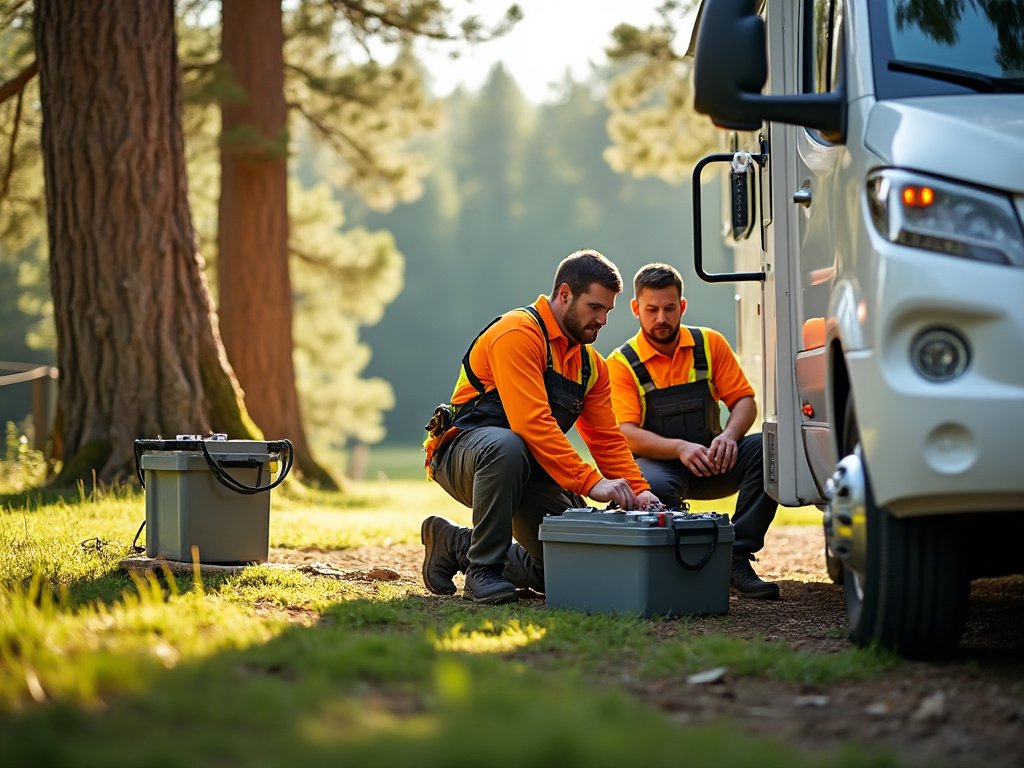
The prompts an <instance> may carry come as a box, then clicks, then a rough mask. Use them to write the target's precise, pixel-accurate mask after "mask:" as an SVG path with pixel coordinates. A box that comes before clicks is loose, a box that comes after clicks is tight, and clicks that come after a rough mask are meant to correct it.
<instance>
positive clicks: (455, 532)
mask: <svg viewBox="0 0 1024 768" xmlns="http://www.w3.org/2000/svg"><path fill="white" fill-rule="evenodd" d="M469 532H470V529H469V528H465V529H463V528H460V527H459V526H457V525H456V524H455V523H453V522H452V521H451V520H446V519H445V518H443V517H436V516H435V517H428V518H427V519H426V520H424V521H423V525H421V526H420V541H422V542H423V546H424V547H425V550H424V552H423V583H424V585H425V586H426V587H427V589H429V590H430V591H431V592H433V593H434V594H435V595H454V594H455V582H453V581H452V577H453V576H454V575H455V574H456V573H458V572H459V571H462V570H464V568H465V566H464V565H462V564H463V563H466V552H467V551H468V550H469V539H470V537H469V535H468V534H469Z"/></svg>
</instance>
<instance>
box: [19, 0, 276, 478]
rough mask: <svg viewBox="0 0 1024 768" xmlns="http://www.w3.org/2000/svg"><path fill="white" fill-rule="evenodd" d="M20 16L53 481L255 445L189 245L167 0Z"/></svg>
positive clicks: (50, 5)
mask: <svg viewBox="0 0 1024 768" xmlns="http://www.w3.org/2000/svg"><path fill="white" fill-rule="evenodd" d="M35 9H36V15H35V35H36V49H37V57H38V59H39V77H40V94H41V100H42V107H43V130H42V147H43V161H44V168H45V177H46V201H47V225H48V229H49V245H50V268H51V286H52V292H53V302H54V318H55V321H56V332H57V360H58V365H59V367H60V379H59V385H58V404H57V411H58V416H57V427H56V434H55V439H54V445H55V450H56V451H58V452H59V453H58V457H59V458H63V460H64V468H63V470H62V472H61V474H60V475H59V476H58V482H67V481H74V480H75V479H77V478H89V477H90V476H92V475H93V473H94V472H95V473H96V476H97V477H98V478H99V479H100V480H113V479H116V478H119V477H125V476H130V475H131V474H132V473H133V472H134V454H133V441H134V439H135V438H138V437H156V436H158V435H163V436H165V437H168V436H174V435H175V434H179V433H198V434H206V433H208V432H211V431H217V432H226V433H228V434H229V436H230V437H233V438H241V437H259V436H260V435H259V431H258V430H257V429H256V427H255V425H254V424H253V423H252V420H251V419H250V418H249V416H248V414H247V413H246V410H245V406H244V403H243V401H242V397H241V390H240V389H239V387H238V383H237V382H236V380H235V378H234V376H233V374H232V372H231V368H230V366H229V364H228V362H227V357H226V355H225V353H224V348H223V345H222V344H221V341H220V336H219V332H218V328H217V316H216V313H215V311H214V309H213V302H212V297H211V295H210V292H209V288H208V286H207V283H206V279H205V277H204V274H203V262H202V257H201V256H200V255H199V253H198V252H197V249H196V240H195V233H194V230H193V226H192V220H191V213H190V210H189V204H188V196H187V186H186V178H185V160H184V139H183V135H182V127H181V110H182V104H181V77H180V71H179V65H178V56H177V45H176V39H175V29H174V24H175V18H174V4H173V0H162V2H157V3H154V2H153V1H152V0H120V1H119V2H116V3H113V2H109V0H75V2H70V3H69V2H66V0H36V3H35Z"/></svg>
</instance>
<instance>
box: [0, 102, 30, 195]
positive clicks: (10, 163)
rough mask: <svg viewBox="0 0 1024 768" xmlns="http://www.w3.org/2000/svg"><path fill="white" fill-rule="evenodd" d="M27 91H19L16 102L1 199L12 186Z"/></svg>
mask: <svg viewBox="0 0 1024 768" xmlns="http://www.w3.org/2000/svg"><path fill="white" fill-rule="evenodd" d="M24 96H25V91H24V90H20V91H18V100H17V101H16V102H15V104H14V125H13V126H12V127H11V144H10V146H9V147H8V148H7V167H6V168H5V169H4V179H3V182H2V183H0V201H2V200H6V199H7V190H9V189H10V188H11V176H12V175H13V174H14V145H15V143H17V141H18V127H19V126H20V125H21V103H22V101H23V99H24Z"/></svg>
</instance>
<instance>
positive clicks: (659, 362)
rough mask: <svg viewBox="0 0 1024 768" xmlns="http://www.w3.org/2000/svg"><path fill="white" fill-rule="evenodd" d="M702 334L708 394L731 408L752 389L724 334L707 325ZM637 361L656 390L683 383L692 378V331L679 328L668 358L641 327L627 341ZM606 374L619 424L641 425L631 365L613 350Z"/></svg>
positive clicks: (642, 411) (637, 389) (640, 404)
mask: <svg viewBox="0 0 1024 768" xmlns="http://www.w3.org/2000/svg"><path fill="white" fill-rule="evenodd" d="M700 330H701V332H702V333H703V334H704V344H705V348H706V350H707V359H708V367H709V368H710V371H711V394H712V396H713V397H714V398H715V399H716V400H720V401H722V402H723V403H725V405H726V407H727V408H732V407H733V405H735V403H736V401H737V400H739V399H740V398H742V397H752V396H753V394H754V388H753V387H751V386H750V382H749V381H747V377H746V376H745V375H744V374H743V369H742V368H740V364H739V361H738V360H737V359H736V355H735V354H734V353H733V351H732V347H730V346H729V342H728V341H727V340H726V338H725V336H723V335H722V334H721V333H719V332H718V331H716V330H713V329H711V328H704V327H701V328H700ZM626 343H627V344H629V345H630V346H631V347H633V349H634V350H636V354H637V357H639V358H640V362H642V363H643V364H644V366H645V367H646V368H647V372H648V373H650V374H651V379H652V380H653V382H654V386H656V387H657V388H658V389H662V388H664V387H672V386H675V385H676V384H686V383H687V382H689V381H692V380H693V334H691V333H690V330H689V329H688V328H687V327H686V326H685V325H684V326H681V327H680V328H679V336H678V339H677V344H676V349H675V352H674V353H673V354H672V357H669V356H668V355H663V354H662V353H661V352H659V351H658V350H656V349H655V348H654V347H653V346H651V343H650V342H649V341H648V340H647V337H646V336H644V332H643V331H642V330H641V331H639V332H637V334H636V336H634V337H633V338H631V339H630V340H629V341H628V342H626ZM608 373H609V375H610V376H611V382H612V407H613V408H614V410H615V417H616V419H618V422H619V423H620V424H637V425H643V423H644V414H645V412H646V411H645V408H644V404H643V401H642V400H641V399H640V395H641V389H640V386H639V383H638V382H637V378H636V375H635V374H634V373H633V367H632V366H631V365H630V364H629V361H628V360H626V358H625V357H624V356H623V355H622V353H621V352H619V351H618V349H617V348H616V350H615V351H614V352H612V353H611V354H610V355H609V356H608Z"/></svg>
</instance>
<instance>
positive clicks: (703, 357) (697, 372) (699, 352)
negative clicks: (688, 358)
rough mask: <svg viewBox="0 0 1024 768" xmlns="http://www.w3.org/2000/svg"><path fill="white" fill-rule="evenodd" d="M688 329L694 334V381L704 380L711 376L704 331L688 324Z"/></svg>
mask: <svg viewBox="0 0 1024 768" xmlns="http://www.w3.org/2000/svg"><path fill="white" fill-rule="evenodd" d="M686 329H687V330H688V331H689V332H690V335H691V336H693V378H694V381H703V380H705V379H709V378H711V366H710V365H709V364H708V354H707V350H706V349H705V348H704V333H703V332H702V331H701V330H700V328H692V327H690V326H686Z"/></svg>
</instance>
